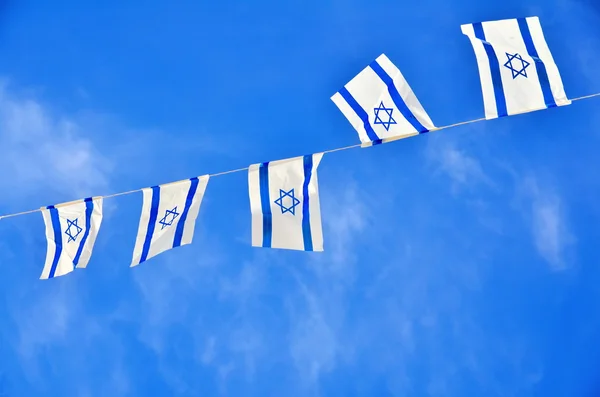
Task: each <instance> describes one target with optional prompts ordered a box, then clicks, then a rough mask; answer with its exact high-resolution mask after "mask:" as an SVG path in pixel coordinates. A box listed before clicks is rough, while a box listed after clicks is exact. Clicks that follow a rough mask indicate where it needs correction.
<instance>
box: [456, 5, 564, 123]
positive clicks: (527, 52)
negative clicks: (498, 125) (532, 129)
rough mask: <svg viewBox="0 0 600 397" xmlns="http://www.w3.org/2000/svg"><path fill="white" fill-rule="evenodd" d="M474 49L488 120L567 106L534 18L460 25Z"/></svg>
mask: <svg viewBox="0 0 600 397" xmlns="http://www.w3.org/2000/svg"><path fill="white" fill-rule="evenodd" d="M461 30H462V33H463V34H464V35H466V36H467V37H468V38H469V40H470V41H471V44H472V45H473V50H474V51H475V56H476V58H477V66H478V68H479V78H480V80H481V90H482V92H483V102H484V107H485V117H486V119H494V118H497V117H503V116H509V115H514V114H519V113H527V112H532V111H535V110H540V109H546V108H551V107H556V106H564V105H569V104H570V103H571V101H570V100H569V99H567V95H566V94H565V90H564V87H563V83H562V80H561V78H560V74H559V72H558V67H557V66H556V63H554V59H553V58H552V54H551V53H550V49H549V48H548V44H547V43H546V39H545V38H544V34H543V32H542V27H541V25H540V20H539V19H538V17H528V18H515V19H504V20H499V21H489V22H479V23H473V24H466V25H461Z"/></svg>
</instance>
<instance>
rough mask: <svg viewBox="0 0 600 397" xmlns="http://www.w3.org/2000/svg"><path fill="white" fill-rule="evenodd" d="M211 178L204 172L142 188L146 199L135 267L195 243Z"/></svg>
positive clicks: (133, 262) (136, 246) (139, 229)
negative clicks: (180, 179) (198, 220)
mask: <svg viewBox="0 0 600 397" xmlns="http://www.w3.org/2000/svg"><path fill="white" fill-rule="evenodd" d="M208 180H209V176H208V175H204V176H201V177H195V178H190V179H186V180H183V181H178V182H173V183H167V184H164V185H159V186H152V187H149V188H145V189H142V193H143V195H144V202H143V205H142V215H141V217H140V225H139V228H138V234H137V239H136V242H135V249H134V250H133V260H132V262H131V267H133V266H137V265H139V264H140V263H142V262H144V261H146V260H148V259H150V258H152V257H153V256H156V255H158V254H160V253H162V252H165V251H167V250H170V249H171V248H175V247H179V246H182V245H186V244H191V243H192V238H193V237H194V227H195V224H196V218H197V217H198V212H199V211H200V204H201V203H202V198H203V197H204V192H205V191H206V185H208Z"/></svg>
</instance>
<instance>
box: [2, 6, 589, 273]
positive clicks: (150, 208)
mask: <svg viewBox="0 0 600 397" xmlns="http://www.w3.org/2000/svg"><path fill="white" fill-rule="evenodd" d="M461 31H462V33H463V34H464V35H465V36H467V38H468V39H469V41H470V42H471V44H472V46H473V51H474V53H475V58H476V61H477V66H478V70H479V78H480V82H481V90H482V94H483V103H484V112H485V117H484V118H481V119H476V120H470V121H465V122H461V123H456V124H452V125H447V126H443V127H436V126H435V124H434V123H433V121H432V120H431V118H430V117H429V115H428V114H427V112H426V111H425V109H424V107H423V106H422V105H421V103H420V102H419V100H418V99H417V97H416V95H415V93H414V92H413V90H412V89H411V87H410V86H409V84H408V82H407V81H406V79H405V78H404V76H403V75H402V73H401V72H400V70H399V69H398V67H397V66H396V65H394V64H393V63H392V61H391V60H390V59H389V58H388V57H387V56H386V55H385V54H382V55H380V56H379V57H377V59H375V60H374V61H373V62H371V63H370V64H369V65H368V66H367V67H365V68H364V69H363V70H362V71H360V73H358V74H357V75H356V76H355V77H354V78H352V79H351V80H350V81H349V82H348V83H347V84H345V85H344V86H343V87H342V88H341V89H340V90H339V91H338V92H336V93H335V94H334V95H333V96H332V97H331V100H332V101H333V103H334V104H335V105H336V106H337V107H338V109H339V110H340V111H341V113H342V114H343V115H344V116H345V117H346V119H347V120H348V122H349V123H350V125H352V127H354V129H355V130H356V132H357V133H358V137H359V140H360V142H361V143H360V144H356V145H351V146H347V147H342V148H337V149H332V150H328V151H324V152H321V153H315V154H311V155H305V156H300V157H294V158H290V159H283V160H277V161H270V162H265V163H258V164H252V165H250V166H249V167H247V168H243V169H238V170H232V171H227V172H222V173H219V174H213V175H212V176H211V175H203V176H198V177H193V178H190V179H186V180H181V181H176V182H171V183H167V184H163V185H157V186H152V187H148V188H143V189H138V190H133V191H129V192H123V193H117V194H113V195H109V196H103V197H102V196H98V197H88V198H85V199H81V200H76V201H71V202H68V203H62V204H57V205H50V206H47V207H42V208H40V209H37V210H31V211H26V212H21V213H17V214H11V215H4V216H0V219H3V218H8V217H13V216H19V215H24V214H28V213H33V212H38V211H40V212H41V213H42V216H43V219H44V224H45V228H46V239H47V242H48V244H47V252H46V260H45V263H44V268H43V270H42V274H41V276H40V278H41V279H50V278H54V277H58V276H63V275H65V274H68V273H71V272H72V271H73V270H74V269H76V268H85V267H87V265H88V263H89V261H90V259H91V256H92V252H93V249H94V243H95V241H96V239H97V236H98V233H99V231H100V226H101V224H102V216H103V215H102V203H103V200H104V199H105V198H110V197H117V196H121V195H126V194H131V193H134V192H140V191H141V192H142V196H143V202H142V209H141V215H140V222H139V227H138V233H137V237H136V240H135V246H134V250H133V257H132V261H131V265H130V266H131V267H134V266H138V265H139V264H141V263H142V262H145V261H147V260H149V259H150V258H152V257H155V256H157V255H159V254H161V253H163V252H165V251H168V250H170V249H173V248H176V247H180V246H183V245H188V244H191V243H192V240H193V236H194V227H195V223H196V219H197V217H198V214H199V211H200V206H201V204H202V199H203V197H204V194H205V192H206V189H207V186H208V182H209V180H210V178H211V177H215V176H218V175H224V174H228V173H233V172H240V171H247V172H248V194H249V199H250V212H251V221H252V246H253V247H265V248H278V249H289V250H300V251H323V249H324V239H323V230H322V225H321V209H320V204H319V186H318V178H317V169H318V167H319V164H320V163H321V160H322V159H323V156H324V155H325V154H327V153H332V152H336V151H341V150H347V149H351V148H356V147H369V146H372V145H378V144H382V143H387V142H392V141H395V140H398V139H403V138H406V137H409V136H414V135H419V134H423V133H427V132H431V131H438V130H442V129H447V128H451V127H456V126H459V125H464V124H469V123H474V122H479V121H483V120H490V119H494V118H499V117H505V116H511V115H516V114H522V113H528V112H533V111H536V110H541V109H547V108H552V107H558V106H566V105H569V104H571V103H572V102H573V101H576V100H582V99H587V98H592V97H596V96H600V93H597V94H591V95H587V96H583V97H579V98H571V99H568V98H567V96H566V93H565V90H564V87H563V83H562V79H561V77H560V73H559V70H558V67H557V65H556V63H555V62H554V59H553V57H552V54H551V52H550V49H549V47H548V44H547V43H546V40H545V38H544V34H543V31H542V27H541V24H540V21H539V19H538V17H528V18H514V19H505V20H499V21H488V22H479V23H472V24H465V25H462V26H461Z"/></svg>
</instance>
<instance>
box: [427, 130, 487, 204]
mask: <svg viewBox="0 0 600 397" xmlns="http://www.w3.org/2000/svg"><path fill="white" fill-rule="evenodd" d="M442 133H443V132H442ZM425 154H426V158H427V159H428V161H429V162H430V164H432V165H433V167H434V172H435V173H437V174H438V175H439V174H444V175H447V176H448V178H450V180H451V181H452V190H453V191H454V192H457V191H458V190H459V189H460V188H473V187H474V186H475V185H480V184H484V185H487V187H494V183H493V180H492V179H491V178H490V177H489V176H488V174H487V173H486V172H485V171H484V169H483V168H482V165H481V163H480V161H479V160H478V159H477V158H475V157H474V156H472V155H470V154H469V153H468V152H467V150H466V149H465V148H461V147H460V145H459V141H457V140H456V139H452V138H449V137H448V136H432V137H430V140H429V143H428V145H427V149H426V152H425Z"/></svg>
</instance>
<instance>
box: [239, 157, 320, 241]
mask: <svg viewBox="0 0 600 397" xmlns="http://www.w3.org/2000/svg"><path fill="white" fill-rule="evenodd" d="M322 158H323V153H316V154H312V155H307V156H301V157H294V158H291V159H286V160H279V161H271V162H267V163H261V164H253V165H251V166H250V168H249V171H248V187H249V194H250V209H251V213H252V246H253V247H268V248H282V249H291V250H300V251H323V231H322V227H321V209H320V205H319V186H318V181H317V167H318V166H319V163H320V162H321V159H322Z"/></svg>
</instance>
